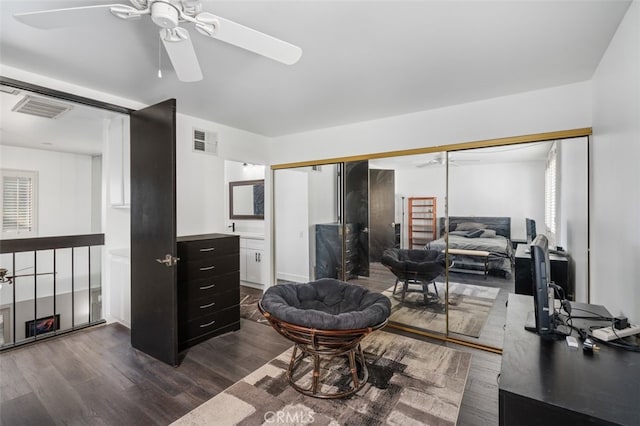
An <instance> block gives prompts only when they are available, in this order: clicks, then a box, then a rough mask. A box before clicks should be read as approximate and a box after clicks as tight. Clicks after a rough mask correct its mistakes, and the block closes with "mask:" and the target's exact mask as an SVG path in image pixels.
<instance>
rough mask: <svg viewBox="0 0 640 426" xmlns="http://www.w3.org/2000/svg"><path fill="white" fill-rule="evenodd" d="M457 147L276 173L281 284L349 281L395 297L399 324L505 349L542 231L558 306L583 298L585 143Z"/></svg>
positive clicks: (579, 139)
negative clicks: (512, 299)
mask: <svg viewBox="0 0 640 426" xmlns="http://www.w3.org/2000/svg"><path fill="white" fill-rule="evenodd" d="M469 145H472V144H466V146H469ZM466 146H463V148H466ZM454 148H456V147H451V150H450V151H442V152H427V153H418V154H411V155H404V156H397V155H394V156H390V157H387V158H379V155H376V156H375V157H376V158H372V159H369V160H358V161H353V162H349V161H347V162H344V163H335V164H328V165H325V164H323V165H317V166H306V167H296V168H277V167H276V168H275V170H274V201H275V246H276V276H277V279H278V282H286V281H294V282H307V281H311V280H314V279H319V278H325V277H331V278H337V279H342V280H346V281H348V282H352V283H354V284H358V285H361V286H364V287H367V288H370V289H372V290H374V291H378V292H381V293H384V294H386V295H387V296H388V297H389V298H390V300H391V302H392V306H393V309H392V315H391V317H390V322H389V324H390V326H392V327H396V328H400V329H403V330H407V331H411V332H415V333H419V334H422V335H427V336H433V337H441V338H446V339H450V340H454V341H463V342H468V343H471V344H474V345H479V346H482V347H487V348H493V349H501V348H502V341H503V337H504V336H503V325H504V323H505V320H506V302H507V299H508V295H509V294H510V293H519V294H531V292H532V283H531V263H530V254H529V251H528V243H530V242H531V240H532V239H533V238H535V236H536V234H545V235H546V236H547V237H548V238H549V240H550V243H551V245H552V246H553V248H554V249H555V250H554V251H555V252H554V253H552V255H551V278H552V279H553V280H554V281H555V282H556V283H557V284H558V285H559V286H560V287H562V294H559V295H558V298H562V297H564V298H567V299H570V300H577V301H581V302H586V301H587V300H588V275H589V274H588V226H587V224H588V198H587V194H588V156H587V152H588V138H587V137H586V136H584V137H575V138H570V139H562V140H560V139H559V140H552V141H548V140H546V141H538V142H536V141H533V142H527V143H513V144H505V145H499V146H491V147H477V148H476V147H473V148H468V149H454ZM407 260H410V262H406V261H407ZM409 264H410V265H413V266H415V265H420V267H419V268H417V269H418V270H416V271H412V270H411V267H409V266H407V265H409Z"/></svg>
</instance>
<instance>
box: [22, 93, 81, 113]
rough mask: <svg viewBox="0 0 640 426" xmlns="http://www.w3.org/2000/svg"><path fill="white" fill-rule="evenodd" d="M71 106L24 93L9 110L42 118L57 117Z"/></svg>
mask: <svg viewBox="0 0 640 426" xmlns="http://www.w3.org/2000/svg"><path fill="white" fill-rule="evenodd" d="M71 108H73V107H72V106H71V105H67V104H63V103H61V102H53V101H50V100H49V99H45V98H36V97H35V96H30V95H26V96H25V97H24V98H22V100H20V102H18V103H17V104H16V105H15V106H14V107H13V108H12V109H11V111H15V112H21V113H23V114H29V115H35V116H38V117H44V118H59V117H60V116H61V115H62V114H64V113H65V112H67V111H69V110H70V109H71Z"/></svg>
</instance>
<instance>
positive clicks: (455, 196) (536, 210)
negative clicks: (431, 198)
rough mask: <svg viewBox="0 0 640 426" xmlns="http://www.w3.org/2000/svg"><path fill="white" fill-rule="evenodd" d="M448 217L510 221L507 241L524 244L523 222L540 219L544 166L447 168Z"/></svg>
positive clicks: (524, 163)
mask: <svg viewBox="0 0 640 426" xmlns="http://www.w3.org/2000/svg"><path fill="white" fill-rule="evenodd" d="M449 215H450V216H504V217H510V218H511V238H512V239H520V240H526V239H527V237H526V231H525V218H527V217H528V218H532V219H535V220H536V223H538V221H539V220H541V219H544V162H542V161H519V162H512V163H494V164H482V165H474V164H465V165H463V166H459V167H455V166H454V167H450V168H449Z"/></svg>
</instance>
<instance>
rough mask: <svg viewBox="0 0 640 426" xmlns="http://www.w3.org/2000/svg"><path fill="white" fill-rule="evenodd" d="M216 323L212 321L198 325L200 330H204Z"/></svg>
mask: <svg viewBox="0 0 640 426" xmlns="http://www.w3.org/2000/svg"><path fill="white" fill-rule="evenodd" d="M215 323H216V320H213V321H211V322H208V323H206V324H200V328H205V327H209V326H210V325H213V324H215Z"/></svg>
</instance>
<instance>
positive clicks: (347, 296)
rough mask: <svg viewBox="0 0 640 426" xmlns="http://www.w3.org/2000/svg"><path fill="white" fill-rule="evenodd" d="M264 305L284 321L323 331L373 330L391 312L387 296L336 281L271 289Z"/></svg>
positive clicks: (277, 286) (265, 296) (263, 297)
mask: <svg viewBox="0 0 640 426" xmlns="http://www.w3.org/2000/svg"><path fill="white" fill-rule="evenodd" d="M261 303H262V308H263V309H264V310H265V311H266V312H268V313H269V314H271V315H272V316H274V317H276V318H278V319H280V320H282V321H286V322H288V323H291V324H296V325H301V326H303V327H307V328H316V329H320V330H353V329H358V328H367V327H373V326H375V325H378V324H380V323H382V322H384V321H385V320H386V319H387V318H388V317H389V314H390V313H391V302H390V301H389V299H388V298H387V297H386V296H384V295H382V294H379V293H374V292H371V291H369V290H367V289H366V288H364V287H360V286H358V285H354V284H349V283H346V282H343V281H339V280H336V279H333V278H323V279H320V280H317V281H312V282H310V283H306V284H297V283H295V284H294V283H292V284H280V285H276V286H274V287H270V288H269V289H267V291H265V293H264V295H263V296H262V302H261Z"/></svg>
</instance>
